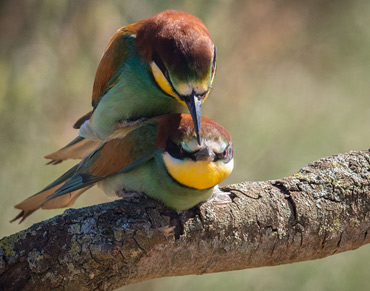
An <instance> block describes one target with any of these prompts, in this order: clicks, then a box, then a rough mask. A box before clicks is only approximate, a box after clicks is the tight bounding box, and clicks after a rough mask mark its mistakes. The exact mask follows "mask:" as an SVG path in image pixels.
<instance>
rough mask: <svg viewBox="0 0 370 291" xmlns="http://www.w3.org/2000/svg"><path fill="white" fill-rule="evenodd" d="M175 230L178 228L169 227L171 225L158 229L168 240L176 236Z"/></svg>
mask: <svg viewBox="0 0 370 291" xmlns="http://www.w3.org/2000/svg"><path fill="white" fill-rule="evenodd" d="M175 228H176V226H169V225H166V226H162V227H160V228H158V230H159V232H160V233H162V234H163V235H164V236H165V237H166V238H168V237H170V236H175Z"/></svg>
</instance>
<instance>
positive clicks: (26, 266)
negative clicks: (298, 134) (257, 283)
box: [0, 151, 370, 290]
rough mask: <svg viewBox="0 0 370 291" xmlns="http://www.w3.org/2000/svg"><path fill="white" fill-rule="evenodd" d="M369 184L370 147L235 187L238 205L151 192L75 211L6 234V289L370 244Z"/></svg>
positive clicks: (228, 265)
mask: <svg viewBox="0 0 370 291" xmlns="http://www.w3.org/2000/svg"><path fill="white" fill-rule="evenodd" d="M369 185H370V153H369V151H360V152H351V153H348V154H341V155H337V156H333V157H329V158H325V159H321V160H319V161H317V162H314V163H312V164H310V165H308V166H307V167H305V168H303V169H302V170H300V171H299V172H298V173H297V174H295V175H293V176H291V177H287V178H283V179H280V180H275V181H267V182H245V183H240V184H236V185H231V186H227V187H225V188H223V190H225V191H230V192H231V195H230V197H231V200H230V201H229V202H228V203H224V204H222V203H220V201H216V200H213V201H209V202H207V203H204V204H203V205H201V206H199V207H194V208H193V209H191V210H188V211H185V212H183V213H181V214H177V213H176V212H173V211H170V210H168V209H166V208H165V207H163V206H161V205H160V204H159V203H157V202H155V201H152V200H149V199H145V198H141V199H137V198H135V199H132V200H130V201H128V200H126V201H124V200H120V201H115V202H112V203H106V204H101V205H96V206H92V207H87V208H82V209H72V210H67V211H66V212H65V213H64V214H63V215H60V216H57V217H54V218H52V219H50V220H47V221H44V222H41V223H38V224H35V225H33V226H32V227H30V228H29V229H27V230H24V231H21V232H19V233H16V234H14V235H12V236H10V237H6V238H3V239H2V240H1V241H0V289H1V290H21V289H26V290H31V289H32V290H36V289H38V290H50V289H53V288H55V289H67V290H91V289H94V288H97V289H114V288H117V287H119V286H122V285H126V284H131V283H135V282H139V281H143V280H148V279H151V278H158V277H165V276H176V275H186V274H203V273H212V272H220V271H229V270H237V269H244V268H253V267H261V266H272V265H278V264H285V263H293V262H299V261H304V260H313V259H317V258H322V257H326V256H329V255H333V254H335V253H339V252H343V251H347V250H352V249H356V248H358V247H360V246H361V245H364V244H366V243H368V242H369V241H370V235H368V232H369V228H370V220H369V218H370V190H369ZM171 227H173V228H174V231H173V235H171V233H170V232H171V229H172V228H171ZM166 233H167V236H166Z"/></svg>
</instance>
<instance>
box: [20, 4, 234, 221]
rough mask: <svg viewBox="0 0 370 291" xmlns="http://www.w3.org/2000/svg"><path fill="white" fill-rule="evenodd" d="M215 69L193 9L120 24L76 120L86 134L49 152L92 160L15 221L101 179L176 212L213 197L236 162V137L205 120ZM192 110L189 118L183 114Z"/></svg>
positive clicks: (70, 198) (67, 200)
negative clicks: (85, 109)
mask: <svg viewBox="0 0 370 291" xmlns="http://www.w3.org/2000/svg"><path fill="white" fill-rule="evenodd" d="M215 68H216V48H215V46H214V44H213V42H212V39H211V37H210V34H209V32H208V29H207V28H206V26H205V25H204V24H203V23H202V22H201V21H200V20H199V19H198V18H197V17H195V16H193V15H190V14H187V13H184V12H179V11H173V10H168V11H164V12H162V13H159V14H157V15H155V16H153V17H151V18H148V19H144V20H142V21H139V22H137V23H134V24H131V25H127V26H125V27H123V28H121V29H119V30H118V32H117V33H116V34H115V35H114V36H113V38H112V40H111V41H110V43H109V45H108V47H107V49H106V51H105V53H104V55H103V57H102V60H101V62H100V64H99V66H98V69H97V72H96V76H95V82H94V87H93V94H92V105H93V110H92V111H91V112H89V113H88V114H86V115H84V116H83V117H82V118H80V119H79V120H78V121H77V122H76V124H75V128H79V136H78V137H77V138H76V139H75V140H73V141H72V142H71V143H69V144H68V145H67V146H66V147H64V148H62V149H61V150H59V151H57V152H55V153H53V154H50V155H48V156H46V158H49V159H51V160H52V162H51V163H58V162H60V161H63V160H66V159H82V158H83V160H82V161H81V162H80V163H79V164H78V165H76V166H75V167H73V168H72V169H71V170H69V171H68V172H66V173H65V174H64V175H62V176H61V177H60V178H58V179H57V180H56V181H55V182H53V183H52V184H50V185H49V186H47V187H46V188H45V189H43V190H42V191H41V192H39V193H37V194H35V195H34V196H31V197H30V198H28V199H26V200H24V201H23V202H21V203H19V204H17V205H16V206H15V207H16V208H18V209H21V210H22V212H21V213H20V214H19V215H18V216H17V217H16V219H18V218H22V220H23V219H25V218H26V217H27V216H28V215H30V214H31V213H32V212H34V211H35V210H37V209H39V208H41V207H42V208H61V207H67V206H71V205H72V204H73V203H74V201H75V200H76V199H77V198H78V196H79V195H81V194H82V193H83V192H84V191H85V190H87V189H88V188H90V187H92V186H93V185H95V184H96V183H97V184H98V185H99V186H101V187H102V188H103V189H104V190H105V191H106V192H107V193H118V194H119V193H122V190H125V191H135V192H144V193H146V194H147V195H148V196H150V197H153V198H156V199H158V200H161V201H163V202H164V204H166V205H167V206H169V207H172V208H174V209H177V210H184V209H188V208H190V207H192V206H194V205H196V204H198V203H199V202H201V201H205V200H207V199H208V198H209V197H210V195H212V189H213V187H214V186H215V185H217V184H218V183H219V182H220V181H222V180H223V179H224V178H225V177H226V176H228V175H229V174H230V172H231V170H232V167H233V151H232V143H231V138H230V135H229V134H228V133H227V131H226V130H225V129H223V128H222V127H221V126H220V125H218V124H217V123H216V122H214V121H212V120H209V119H205V118H203V119H201V106H202V103H203V102H204V101H205V100H206V98H207V97H208V94H209V92H210V89H211V85H212V82H213V78H214V74H215ZM186 108H187V109H188V110H189V112H190V115H188V114H181V113H183V112H184V111H186ZM201 121H203V124H202V126H201Z"/></svg>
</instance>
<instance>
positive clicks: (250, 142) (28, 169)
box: [0, 0, 370, 291]
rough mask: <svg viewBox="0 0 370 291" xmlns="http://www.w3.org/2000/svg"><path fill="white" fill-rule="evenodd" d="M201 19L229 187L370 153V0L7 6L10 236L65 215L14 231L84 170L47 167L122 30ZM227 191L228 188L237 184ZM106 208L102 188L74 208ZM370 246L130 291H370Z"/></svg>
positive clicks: (3, 117)
mask: <svg viewBox="0 0 370 291" xmlns="http://www.w3.org/2000/svg"><path fill="white" fill-rule="evenodd" d="M168 8H172V9H178V10H184V11H187V12H190V13H193V14H195V15H197V16H198V17H200V18H201V19H202V20H203V21H204V22H205V23H206V25H207V26H208V28H209V30H210V31H211V34H212V37H213V40H214V42H215V43H216V45H217V48H218V51H217V54H218V68H217V73H216V78H215V83H214V89H213V92H212V93H211V96H210V98H209V99H208V101H207V103H206V104H205V106H204V111H203V115H204V116H207V117H210V118H212V119H215V120H216V121H218V122H219V123H221V124H222V125H223V126H224V127H226V128H227V129H228V130H229V131H230V133H231V134H232V136H233V140H234V144H235V160H236V166H235V170H234V172H233V174H232V175H231V177H230V178H228V180H227V181H225V183H227V184H228V183H236V182H240V181H244V180H267V179H275V178H279V177H283V176H287V175H290V174H292V173H294V172H296V171H297V170H299V169H300V168H301V167H303V166H304V165H306V164H307V163H309V162H311V161H313V160H316V159H318V158H321V157H325V156H328V155H332V154H337V153H340V152H347V151H349V150H360V149H366V148H369V147H370V139H369V135H368V132H369V130H368V126H369V124H370V98H369V97H368V94H369V93H368V92H369V91H370V80H369V76H370V3H369V2H368V1H361V0H341V1H339V0H338V1H315V0H311V1H293V0H292V1H278V0H274V1H268V0H266V1H257V0H256V1H233V0H215V1H200V0H192V1H159V0H155V1H153V0H147V1H123V0H120V1H97V0H95V1H75V0H64V1H62V0H58V1H46V0H45V1H40V0H39V1H31V0H29V1H26V0H25V1H12V0H6V1H5V0H2V1H1V2H0V31H1V34H0V143H1V144H0V145H1V146H0V161H1V162H0V185H1V188H0V189H1V192H0V195H1V196H0V197H1V201H2V202H1V205H0V216H1V222H0V237H3V236H4V235H9V234H11V233H14V232H16V231H19V230H21V229H23V228H26V227H28V226H30V225H31V224H33V223H35V222H38V221H41V220H43V219H47V218H50V217H52V216H54V215H56V214H58V213H62V212H63V210H62V211H39V212H37V213H35V214H34V215H32V216H31V217H30V218H29V219H28V220H27V221H26V222H25V223H23V224H22V225H18V224H9V222H8V221H9V220H10V219H11V218H13V217H14V216H15V215H16V214H17V213H18V212H17V211H16V210H15V209H14V208H13V205H14V204H16V203H17V202H20V201H21V200H23V199H24V198H26V197H28V196H29V195H31V194H33V193H35V192H37V191H38V190H40V189H41V188H42V187H43V186H45V185H46V184H48V183H49V182H51V181H52V180H53V179H55V178H56V177H57V176H59V175H60V174H61V173H62V172H64V171H65V170H67V169H68V168H69V167H71V166H72V165H73V164H74V162H66V163H63V164H62V165H58V166H45V160H43V159H42V156H44V155H45V154H48V153H50V152H52V151H54V150H55V149H58V148H60V147H61V146H64V145H65V144H66V143H67V142H69V141H70V140H72V138H74V137H75V135H76V131H75V130H73V129H72V125H73V123H74V122H75V121H76V120H77V119H78V118H79V117H80V116H81V115H83V114H84V113H86V112H87V111H89V110H90V101H91V100H90V98H91V90H92V84H93V80H94V75H95V70H96V67H97V65H98V62H99V60H100V57H101V55H102V53H103V51H104V49H105V47H106V45H107V43H108V42H109V40H110V38H111V36H112V35H113V34H114V33H115V31H116V30H117V29H118V28H119V27H121V26H124V25H126V24H129V23H133V22H136V21H138V20H140V19H143V18H146V17H149V16H151V15H153V14H155V13H157V12H159V11H161V10H164V9H168ZM225 183H224V184H225ZM105 201H107V200H106V198H105V197H104V195H102V194H101V193H100V190H98V189H96V190H90V191H89V193H88V194H85V195H84V196H82V197H81V198H80V200H79V201H78V202H77V204H76V207H82V206H86V205H89V204H94V203H100V202H105ZM369 250H370V248H369V246H365V247H362V248H360V249H359V250H356V251H352V252H347V253H344V254H339V255H335V256H333V257H329V258H326V259H322V260H317V261H312V262H303V263H298V264H294V265H285V266H278V267H270V268H260V269H253V270H243V271H237V272H228V273H220V274H211V275H203V276H185V277H177V278H176V277H175V278H165V279H157V280H152V281H148V282H143V283H139V284H135V285H132V286H128V287H126V288H125V289H124V290H130V291H131V290H135V291H138V290H176V291H177V290H178V291H180V290H227V289H230V290H316V291H319V290H349V289H352V290H370V277H369V269H370V254H369Z"/></svg>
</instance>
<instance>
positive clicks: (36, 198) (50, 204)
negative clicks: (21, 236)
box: [10, 183, 93, 223]
mask: <svg viewBox="0 0 370 291" xmlns="http://www.w3.org/2000/svg"><path fill="white" fill-rule="evenodd" d="M62 185H64V183H62V184H59V185H56V186H54V187H52V188H49V189H47V190H46V191H43V192H40V193H38V194H36V195H33V196H31V197H29V198H27V199H26V200H24V201H22V202H21V203H18V204H17V205H15V206H14V207H15V208H17V209H20V210H22V211H21V212H20V213H19V214H18V215H17V216H16V217H15V218H14V219H12V220H11V221H10V222H13V221H16V220H18V219H20V221H19V223H22V222H23V221H24V220H25V219H26V218H27V217H28V216H30V215H31V214H32V213H33V212H35V211H36V210H38V209H40V208H42V209H57V208H65V207H69V206H72V205H73V204H74V203H75V202H76V200H77V198H78V197H80V195H81V194H82V193H84V192H85V191H86V190H87V189H89V188H91V187H92V186H93V185H90V186H88V187H85V188H82V189H79V190H76V191H73V192H70V193H68V194H65V195H63V196H59V197H57V198H55V199H52V200H49V201H47V202H45V201H46V200H47V199H48V197H49V196H50V195H51V194H53V193H54V192H55V191H56V190H57V189H58V188H59V187H61V186H62Z"/></svg>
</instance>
